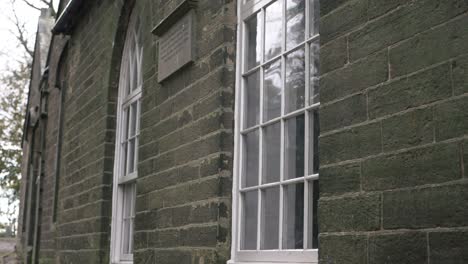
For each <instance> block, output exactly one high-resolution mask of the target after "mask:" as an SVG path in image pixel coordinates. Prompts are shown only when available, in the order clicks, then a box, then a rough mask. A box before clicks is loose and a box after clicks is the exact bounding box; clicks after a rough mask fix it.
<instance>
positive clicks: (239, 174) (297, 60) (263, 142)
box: [230, 0, 320, 263]
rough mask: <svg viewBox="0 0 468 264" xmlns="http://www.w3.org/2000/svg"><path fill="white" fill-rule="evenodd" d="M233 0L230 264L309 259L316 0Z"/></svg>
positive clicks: (314, 176)
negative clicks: (235, 37)
mask: <svg viewBox="0 0 468 264" xmlns="http://www.w3.org/2000/svg"><path fill="white" fill-rule="evenodd" d="M240 2H241V3H240V4H239V5H240V6H239V13H240V14H241V15H240V18H239V19H240V21H239V25H240V26H239V33H238V38H239V40H238V41H239V45H238V46H239V48H238V51H239V52H238V61H239V64H238V65H239V69H237V75H238V79H237V85H236V86H237V87H240V89H237V92H236V134H235V141H236V144H235V162H234V163H235V169H234V175H235V176H234V177H235V182H234V190H233V196H234V199H233V214H234V216H233V244H232V259H231V260H230V263H278V262H281V263H317V262H318V257H317V256H318V252H317V247H318V245H317V244H318V225H317V217H316V215H317V201H318V192H319V189H318V144H317V143H318V133H319V127H318V107H319V105H320V104H319V93H318V74H319V73H318V55H319V54H318V51H319V35H318V18H319V7H318V0H275V1H272V0H245V1H240Z"/></svg>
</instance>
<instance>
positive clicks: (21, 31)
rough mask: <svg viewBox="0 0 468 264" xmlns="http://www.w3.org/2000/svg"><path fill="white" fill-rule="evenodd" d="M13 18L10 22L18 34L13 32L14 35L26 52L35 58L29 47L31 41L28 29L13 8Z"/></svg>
mask: <svg viewBox="0 0 468 264" xmlns="http://www.w3.org/2000/svg"><path fill="white" fill-rule="evenodd" d="M12 13H13V18H9V19H10V21H11V22H12V23H13V25H14V26H15V30H16V32H12V34H13V35H14V36H15V37H16V39H17V40H18V42H19V43H20V45H21V46H22V47H23V49H24V51H25V52H26V53H27V54H28V55H29V56H30V58H32V57H33V56H34V51H33V50H32V49H31V48H30V47H29V41H28V37H27V33H26V28H25V26H24V23H21V22H20V20H19V18H18V14H17V13H16V10H15V9H14V8H13V12H12Z"/></svg>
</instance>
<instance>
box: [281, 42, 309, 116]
mask: <svg viewBox="0 0 468 264" xmlns="http://www.w3.org/2000/svg"><path fill="white" fill-rule="evenodd" d="M304 53H305V52H304V49H303V48H302V49H299V50H297V51H294V52H292V53H291V54H289V55H288V56H287V57H286V76H285V78H286V88H285V96H286V100H285V101H286V113H289V112H292V111H294V110H297V109H300V108H303V107H304V102H305V100H304V99H305V57H304Z"/></svg>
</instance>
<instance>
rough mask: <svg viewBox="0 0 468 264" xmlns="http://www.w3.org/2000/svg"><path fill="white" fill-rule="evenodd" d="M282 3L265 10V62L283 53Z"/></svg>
mask: <svg viewBox="0 0 468 264" xmlns="http://www.w3.org/2000/svg"><path fill="white" fill-rule="evenodd" d="M281 2H282V1H276V2H274V3H273V4H271V5H269V6H268V7H267V8H266V9H265V60H266V61H267V60H269V59H271V58H273V57H275V56H276V55H279V54H280V52H281V41H282V39H283V25H282V17H283V16H282V14H283V10H282V5H281Z"/></svg>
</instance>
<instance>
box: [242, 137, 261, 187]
mask: <svg viewBox="0 0 468 264" xmlns="http://www.w3.org/2000/svg"><path fill="white" fill-rule="evenodd" d="M244 149H245V154H244V173H243V174H244V177H243V179H242V187H249V186H255V185H258V156H259V140H258V130H255V131H253V132H250V133H248V134H247V135H245V136H244Z"/></svg>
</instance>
